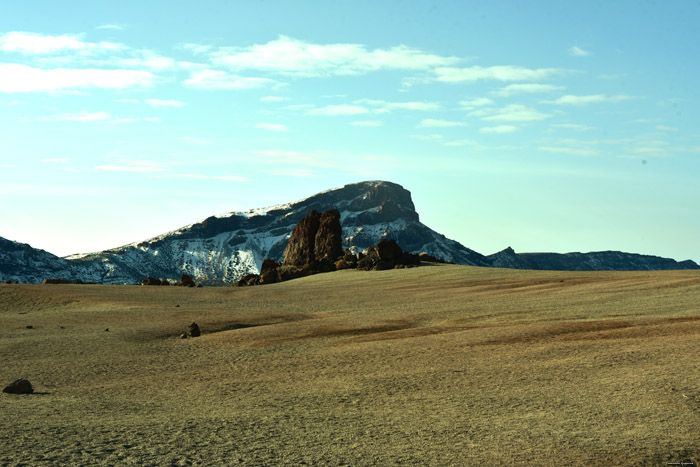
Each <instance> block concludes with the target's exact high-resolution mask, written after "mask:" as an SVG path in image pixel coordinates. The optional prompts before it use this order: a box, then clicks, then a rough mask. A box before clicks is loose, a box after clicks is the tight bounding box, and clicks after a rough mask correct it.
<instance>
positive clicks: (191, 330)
mask: <svg viewBox="0 0 700 467" xmlns="http://www.w3.org/2000/svg"><path fill="white" fill-rule="evenodd" d="M201 334H202V333H201V332H200V330H199V326H198V325H197V323H192V324H190V326H189V327H188V328H187V335H188V336H190V337H199V336H201Z"/></svg>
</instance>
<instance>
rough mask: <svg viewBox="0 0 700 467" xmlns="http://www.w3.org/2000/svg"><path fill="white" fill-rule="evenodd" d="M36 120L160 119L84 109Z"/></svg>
mask: <svg viewBox="0 0 700 467" xmlns="http://www.w3.org/2000/svg"><path fill="white" fill-rule="evenodd" d="M38 120H39V121H58V122H80V123H103V124H123V123H139V122H149V123H155V122H159V121H160V119H159V118H157V117H115V116H113V115H112V114H111V113H109V112H88V111H86V110H83V111H80V112H72V113H62V114H58V115H53V116H50V117H43V118H39V119H38Z"/></svg>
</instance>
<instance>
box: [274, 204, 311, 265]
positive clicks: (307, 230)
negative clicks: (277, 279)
mask: <svg viewBox="0 0 700 467" xmlns="http://www.w3.org/2000/svg"><path fill="white" fill-rule="evenodd" d="M320 221H321V214H319V213H318V212H317V211H315V210H314V211H311V212H310V213H309V214H308V215H307V216H306V217H304V218H303V219H302V220H301V221H300V222H299V223H298V224H297V225H296V226H295V227H294V229H292V235H291V237H289V242H288V243H287V247H286V248H285V249H284V261H283V262H282V263H283V264H284V265H285V266H297V267H303V266H304V265H307V264H309V263H311V262H312V261H314V260H315V259H316V233H317V232H318V227H319V225H320Z"/></svg>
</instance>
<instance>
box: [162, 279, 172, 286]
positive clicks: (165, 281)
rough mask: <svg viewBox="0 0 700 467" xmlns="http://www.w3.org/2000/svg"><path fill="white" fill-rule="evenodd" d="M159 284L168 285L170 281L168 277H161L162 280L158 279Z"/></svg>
mask: <svg viewBox="0 0 700 467" xmlns="http://www.w3.org/2000/svg"><path fill="white" fill-rule="evenodd" d="M160 285H167V286H170V281H169V280H168V279H163V280H162V281H160Z"/></svg>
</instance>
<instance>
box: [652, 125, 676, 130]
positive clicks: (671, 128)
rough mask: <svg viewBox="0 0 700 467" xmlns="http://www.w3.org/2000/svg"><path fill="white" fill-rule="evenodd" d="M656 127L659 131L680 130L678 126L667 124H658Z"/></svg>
mask: <svg viewBox="0 0 700 467" xmlns="http://www.w3.org/2000/svg"><path fill="white" fill-rule="evenodd" d="M655 128H656V129H657V130H659V131H678V128H675V127H672V126H666V125H656V127H655Z"/></svg>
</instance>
